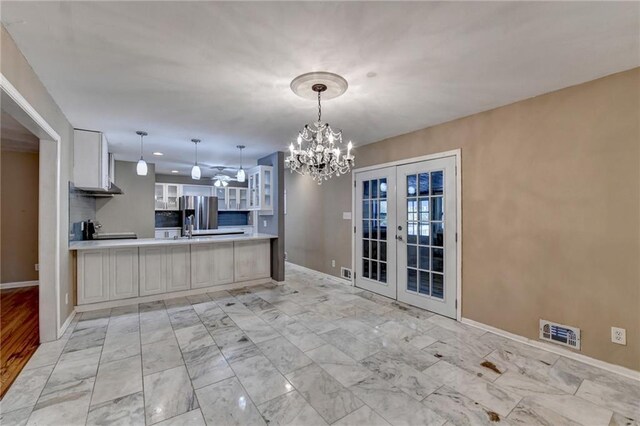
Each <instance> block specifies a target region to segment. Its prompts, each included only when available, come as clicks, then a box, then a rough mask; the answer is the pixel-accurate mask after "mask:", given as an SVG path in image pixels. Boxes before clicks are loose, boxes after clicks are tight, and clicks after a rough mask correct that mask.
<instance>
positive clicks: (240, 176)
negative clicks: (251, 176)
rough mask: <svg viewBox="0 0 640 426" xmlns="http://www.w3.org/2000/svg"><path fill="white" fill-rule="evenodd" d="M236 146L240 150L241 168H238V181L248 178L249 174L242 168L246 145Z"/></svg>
mask: <svg viewBox="0 0 640 426" xmlns="http://www.w3.org/2000/svg"><path fill="white" fill-rule="evenodd" d="M236 148H238V149H239V150H240V170H238V174H236V180H237V181H238V182H244V181H245V180H246V179H247V174H246V173H245V171H244V169H243V168H242V150H243V149H245V148H246V146H244V145H237V146H236Z"/></svg>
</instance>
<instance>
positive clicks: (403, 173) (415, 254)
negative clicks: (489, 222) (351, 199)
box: [355, 157, 457, 318]
mask: <svg viewBox="0 0 640 426" xmlns="http://www.w3.org/2000/svg"><path fill="white" fill-rule="evenodd" d="M455 167H456V166H455V157H444V158H438V159H434V160H426V161H421V162H417V163H410V164H406V165H400V166H393V167H385V168H382V169H377V170H370V171H366V172H360V173H356V215H355V217H356V263H357V266H356V279H355V284H356V286H357V287H360V288H363V289H366V290H370V291H373V292H375V293H378V294H381V295H384V296H387V297H391V298H393V299H397V300H399V301H401V302H404V303H407V304H410V305H413V306H417V307H420V308H423V309H427V310H429V311H432V312H435V313H438V314H441V315H445V316H448V317H451V318H455V317H456V294H457V287H456V286H457V276H456V274H457V250H456V244H457V241H456V239H457V236H456V232H457V230H456V226H457V217H456V215H457V205H456V203H457V200H456V176H455V173H456V168H455ZM383 184H384V185H383ZM374 185H375V189H373V190H372V188H373V187H374ZM382 186H384V188H385V191H384V193H382V192H381V191H380V189H381V187H382ZM383 195H384V196H383ZM383 208H384V214H382V209H383ZM376 209H377V210H376ZM383 224H384V230H383ZM383 237H384V238H383ZM381 248H383V250H384V252H381ZM381 268H384V271H382V269H381ZM382 272H383V273H382Z"/></svg>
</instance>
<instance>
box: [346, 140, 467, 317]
mask: <svg viewBox="0 0 640 426" xmlns="http://www.w3.org/2000/svg"><path fill="white" fill-rule="evenodd" d="M445 157H455V159H456V213H457V214H456V216H457V217H456V222H457V223H456V231H457V233H458V244H457V245H456V264H457V265H456V269H457V274H456V292H457V294H456V298H457V300H458V303H457V306H456V319H457V320H458V321H461V320H462V151H461V150H460V149H459V148H458V149H453V150H451V151H444V152H439V153H436V154H429V155H423V156H420V157H413V158H407V159H404V160H398V161H391V162H389V163H382V164H375V165H373V166H366V167H359V168H357V169H353V171H352V173H351V212H352V214H351V226H352V228H353V229H354V230H355V227H356V217H355V216H356V215H355V211H356V191H355V186H356V173H359V172H365V171H369V170H375V169H380V168H383V167H392V166H403V165H405V164H411V163H419V162H421V161H427V160H435V159H438V158H445ZM351 265H352V268H353V269H354V270H355V265H356V238H355V232H352V233H351ZM351 285H355V280H354V279H353V278H351Z"/></svg>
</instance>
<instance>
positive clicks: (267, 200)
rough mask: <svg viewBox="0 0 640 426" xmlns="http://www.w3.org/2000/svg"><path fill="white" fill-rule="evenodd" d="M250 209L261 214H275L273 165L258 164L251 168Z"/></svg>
mask: <svg viewBox="0 0 640 426" xmlns="http://www.w3.org/2000/svg"><path fill="white" fill-rule="evenodd" d="M248 195H249V209H250V210H257V211H258V212H259V214H261V215H270V214H273V167H271V166H257V167H254V168H252V169H251V170H249V194H248Z"/></svg>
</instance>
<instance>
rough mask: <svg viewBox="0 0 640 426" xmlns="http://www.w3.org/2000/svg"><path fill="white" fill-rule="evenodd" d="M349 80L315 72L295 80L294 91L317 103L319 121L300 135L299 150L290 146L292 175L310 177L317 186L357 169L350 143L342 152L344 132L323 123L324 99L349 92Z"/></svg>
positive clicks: (305, 127)
mask: <svg viewBox="0 0 640 426" xmlns="http://www.w3.org/2000/svg"><path fill="white" fill-rule="evenodd" d="M347 87H348V84H347V80H345V79H344V78H342V77H340V76H339V75H337V74H332V73H328V72H312V73H307V74H302V75H300V76H298V77H296V78H294V79H293V81H292V82H291V90H293V92H294V93H295V94H296V95H298V96H300V97H302V98H305V99H314V100H315V99H316V98H317V99H318V121H316V122H314V123H313V124H306V125H305V126H304V128H303V129H302V131H300V132H298V138H297V147H296V146H294V144H293V143H292V144H291V145H290V146H289V157H287V159H286V163H287V165H288V166H289V168H290V169H291V172H292V173H293V172H294V171H295V172H298V173H300V174H302V175H309V176H311V177H312V178H313V180H314V181H316V182H318V184H322V181H323V180H328V179H329V178H330V177H333V175H336V176H340V175H341V174H345V173H348V172H349V171H350V170H351V167H353V165H354V160H355V157H354V156H353V154H352V153H351V149H352V148H353V144H352V143H351V141H349V144H348V145H347V149H346V153H345V152H343V144H342V130H338V131H334V130H333V129H332V128H331V126H329V123H323V122H322V106H321V97H324V98H325V99H332V98H336V97H338V96H340V95H342V94H343V93H344V92H345V91H346V90H347Z"/></svg>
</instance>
